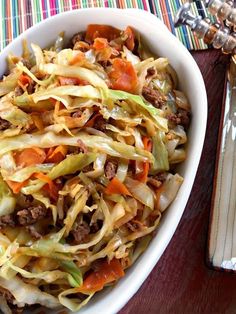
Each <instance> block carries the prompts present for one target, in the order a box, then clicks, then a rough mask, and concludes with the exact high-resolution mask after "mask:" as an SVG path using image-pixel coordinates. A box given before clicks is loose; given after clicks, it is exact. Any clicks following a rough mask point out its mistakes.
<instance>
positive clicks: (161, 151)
mask: <svg viewBox="0 0 236 314" xmlns="http://www.w3.org/2000/svg"><path fill="white" fill-rule="evenodd" d="M164 136H165V133H164V132H156V134H155V135H154V136H153V137H152V154H153V156H154V158H155V161H154V163H153V164H152V166H151V169H150V172H151V174H157V173H158V172H160V171H168V170H169V161H168V151H167V149H166V146H165V144H164V142H163V139H164Z"/></svg>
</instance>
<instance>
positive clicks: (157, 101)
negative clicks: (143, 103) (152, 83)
mask: <svg viewBox="0 0 236 314" xmlns="http://www.w3.org/2000/svg"><path fill="white" fill-rule="evenodd" d="M142 94H143V97H144V98H145V99H146V100H147V101H149V102H150V103H151V104H152V105H153V106H154V107H156V108H161V107H162V106H163V105H164V104H165V99H164V97H163V96H162V95H161V93H160V92H159V91H158V90H156V89H152V88H150V87H147V86H146V87H144V88H143V91H142Z"/></svg>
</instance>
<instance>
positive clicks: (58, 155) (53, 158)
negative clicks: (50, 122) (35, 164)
mask: <svg viewBox="0 0 236 314" xmlns="http://www.w3.org/2000/svg"><path fill="white" fill-rule="evenodd" d="M66 154H67V146H65V145H59V146H57V147H56V148H53V149H52V151H50V150H49V152H48V153H47V158H46V162H52V163H58V162H60V161H62V160H63V159H65V157H66Z"/></svg>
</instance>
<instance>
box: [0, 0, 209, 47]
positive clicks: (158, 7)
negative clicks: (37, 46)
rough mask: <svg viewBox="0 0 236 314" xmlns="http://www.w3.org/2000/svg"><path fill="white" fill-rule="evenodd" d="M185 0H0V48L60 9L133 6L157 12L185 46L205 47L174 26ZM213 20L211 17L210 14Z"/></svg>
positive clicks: (196, 9) (201, 9) (200, 10)
mask: <svg viewBox="0 0 236 314" xmlns="http://www.w3.org/2000/svg"><path fill="white" fill-rule="evenodd" d="M185 1H186V0H2V1H0V18H1V23H0V26H1V29H0V50H2V49H3V48H4V47H5V46H6V45H7V44H8V43H9V42H11V41H12V40H13V39H14V38H15V37H17V36H18V35H19V34H20V33H21V32H22V31H24V30H25V29H27V28H29V27H30V26H32V25H34V24H36V23H38V22H40V21H42V20H43V19H45V18H47V17H50V16H52V15H54V14H58V13H61V12H64V11H68V10H71V9H78V8H90V7H108V8H121V9H125V8H137V9H142V10H146V11H149V12H151V13H153V14H155V15H157V16H158V17H159V18H160V19H161V20H162V21H164V23H165V24H166V25H167V27H168V28H169V29H170V31H171V30H172V32H173V33H174V34H175V35H176V36H177V37H178V38H179V40H180V41H181V42H182V43H183V44H184V45H185V46H186V47H187V48H188V49H195V50H197V49H206V48H207V46H206V45H205V44H204V42H203V41H202V40H199V39H198V38H196V37H195V36H194V35H193V34H192V32H191V30H190V29H189V28H186V27H182V28H178V29H175V28H174V25H173V20H174V15H175V14H176V12H177V10H178V8H179V7H180V5H182V4H183V3H184V2H185ZM197 1H198V3H197V4H196V2H195V3H192V5H191V6H192V12H193V13H194V14H195V15H199V14H202V15H203V16H207V17H209V15H208V12H207V10H206V8H205V6H204V2H203V1H199V0H197ZM211 20H212V21H213V22H215V19H214V18H212V17H211Z"/></svg>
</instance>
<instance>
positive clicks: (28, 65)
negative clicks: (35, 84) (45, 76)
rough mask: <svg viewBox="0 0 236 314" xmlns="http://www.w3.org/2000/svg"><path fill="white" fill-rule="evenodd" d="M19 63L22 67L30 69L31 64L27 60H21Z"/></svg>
mask: <svg viewBox="0 0 236 314" xmlns="http://www.w3.org/2000/svg"><path fill="white" fill-rule="evenodd" d="M21 62H22V63H23V65H24V66H25V67H27V69H29V70H30V69H31V67H32V66H31V63H30V61H29V60H27V59H21Z"/></svg>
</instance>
